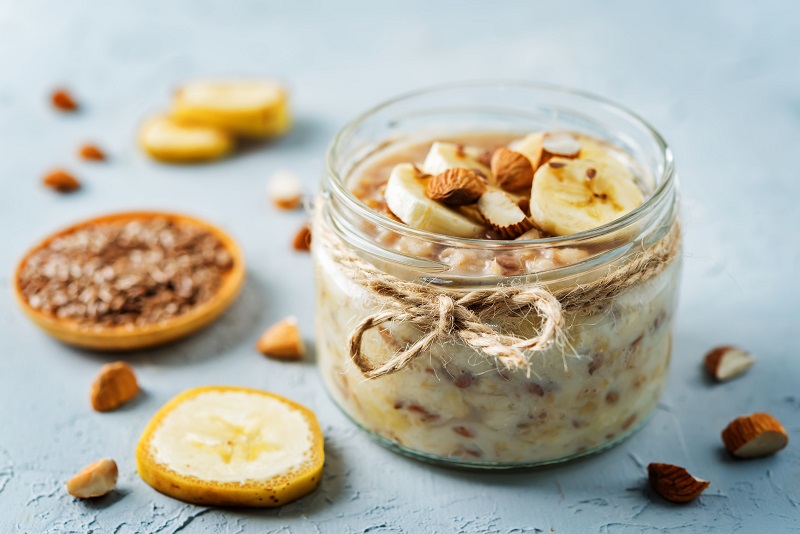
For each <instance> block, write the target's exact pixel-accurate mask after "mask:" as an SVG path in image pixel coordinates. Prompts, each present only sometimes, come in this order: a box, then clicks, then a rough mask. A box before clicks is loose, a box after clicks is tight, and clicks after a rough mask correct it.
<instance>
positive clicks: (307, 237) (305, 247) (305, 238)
mask: <svg viewBox="0 0 800 534" xmlns="http://www.w3.org/2000/svg"><path fill="white" fill-rule="evenodd" d="M292 248H293V249H295V250H296V251H298V252H308V251H309V250H311V228H310V227H309V226H308V223H306V224H304V225H303V227H302V228H300V230H298V232H297V233H296V234H295V236H294V241H292Z"/></svg>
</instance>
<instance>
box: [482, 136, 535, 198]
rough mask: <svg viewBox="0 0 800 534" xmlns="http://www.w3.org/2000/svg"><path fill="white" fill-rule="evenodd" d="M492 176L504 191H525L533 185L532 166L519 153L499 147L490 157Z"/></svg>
mask: <svg viewBox="0 0 800 534" xmlns="http://www.w3.org/2000/svg"><path fill="white" fill-rule="evenodd" d="M492 175H493V176H494V181H495V183H496V184H497V185H498V186H500V187H501V188H502V189H505V190H506V191H512V192H518V191H526V190H528V189H530V188H531V184H533V165H531V162H530V160H529V159H528V158H526V157H525V156H523V155H522V154H520V153H519V152H514V151H513V150H509V149H507V148H505V147H501V148H498V149H497V150H495V152H494V154H493V155H492Z"/></svg>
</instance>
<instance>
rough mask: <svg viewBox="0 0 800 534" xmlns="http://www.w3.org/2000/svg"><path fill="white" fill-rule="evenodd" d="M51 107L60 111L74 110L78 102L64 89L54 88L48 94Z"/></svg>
mask: <svg viewBox="0 0 800 534" xmlns="http://www.w3.org/2000/svg"><path fill="white" fill-rule="evenodd" d="M50 101H51V102H52V103H53V107H55V108H56V109H59V110H61V111H76V110H77V109H78V104H77V102H75V99H74V98H72V95H71V94H70V93H69V91H67V90H66V89H56V90H55V91H53V94H52V95H51V96H50Z"/></svg>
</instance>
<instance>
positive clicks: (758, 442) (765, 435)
mask: <svg viewBox="0 0 800 534" xmlns="http://www.w3.org/2000/svg"><path fill="white" fill-rule="evenodd" d="M722 442H723V443H724V444H725V448H726V449H728V452H729V453H731V454H732V455H733V456H736V457H738V458H758V457H760V456H769V455H770V454H775V453H776V452H778V451H779V450H781V449H783V448H784V447H786V445H788V444H789V435H788V434H787V433H786V429H785V428H783V425H781V423H780V422H779V421H778V420H777V419H775V418H774V417H772V416H771V415H770V414H768V413H754V414H750V415H745V416H743V417H738V418H736V419H734V420H733V421H731V422H730V424H728V426H727V427H725V430H723V431H722Z"/></svg>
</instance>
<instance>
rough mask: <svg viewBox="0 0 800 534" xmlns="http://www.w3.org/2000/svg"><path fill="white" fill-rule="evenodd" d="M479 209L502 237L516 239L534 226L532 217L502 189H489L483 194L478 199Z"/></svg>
mask: <svg viewBox="0 0 800 534" xmlns="http://www.w3.org/2000/svg"><path fill="white" fill-rule="evenodd" d="M478 210H479V211H480V213H481V215H483V218H484V219H485V220H486V223H487V224H488V225H489V226H491V227H492V230H494V231H495V232H497V233H498V234H499V235H500V237H501V238H502V239H514V238H516V237H519V236H520V235H522V234H524V233H525V232H527V231H528V230H530V229H531V228H533V223H532V222H531V221H530V219H528V217H526V216H525V214H524V213H523V212H522V210H521V209H519V206H517V204H516V203H515V202H514V200H513V199H512V198H511V197H509V196H508V195H507V194H505V193H503V192H502V191H487V192H486V193H484V194H483V195H481V198H480V199H478Z"/></svg>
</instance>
